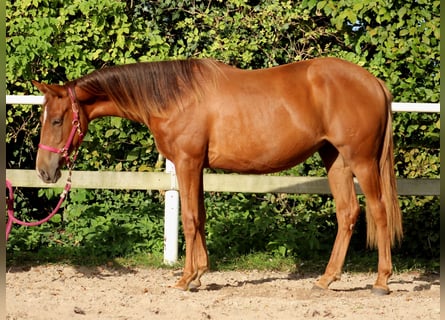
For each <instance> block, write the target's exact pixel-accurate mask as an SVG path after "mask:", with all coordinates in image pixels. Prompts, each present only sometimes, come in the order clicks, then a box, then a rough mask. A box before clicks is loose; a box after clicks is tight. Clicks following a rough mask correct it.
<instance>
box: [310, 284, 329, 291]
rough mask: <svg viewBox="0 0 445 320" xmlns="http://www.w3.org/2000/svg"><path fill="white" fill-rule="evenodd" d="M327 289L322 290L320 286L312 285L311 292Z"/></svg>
mask: <svg viewBox="0 0 445 320" xmlns="http://www.w3.org/2000/svg"><path fill="white" fill-rule="evenodd" d="M327 289H328V288H324V287H322V286H320V285H319V284H314V285H313V286H312V290H315V291H324V290H327Z"/></svg>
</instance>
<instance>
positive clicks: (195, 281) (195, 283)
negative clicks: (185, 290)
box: [189, 280, 201, 290]
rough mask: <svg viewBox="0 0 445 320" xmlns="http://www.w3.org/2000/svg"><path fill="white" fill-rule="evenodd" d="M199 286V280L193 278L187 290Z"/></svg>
mask: <svg viewBox="0 0 445 320" xmlns="http://www.w3.org/2000/svg"><path fill="white" fill-rule="evenodd" d="M200 286H201V281H199V280H193V281H192V282H190V283H189V290H196V289H198V288H199V287H200Z"/></svg>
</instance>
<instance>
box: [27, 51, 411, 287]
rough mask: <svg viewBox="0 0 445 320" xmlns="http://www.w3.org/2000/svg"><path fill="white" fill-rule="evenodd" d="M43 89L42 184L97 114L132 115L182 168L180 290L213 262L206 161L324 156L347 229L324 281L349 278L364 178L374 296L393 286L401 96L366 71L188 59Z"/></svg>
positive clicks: (261, 164) (254, 167) (253, 169)
mask: <svg viewBox="0 0 445 320" xmlns="http://www.w3.org/2000/svg"><path fill="white" fill-rule="evenodd" d="M34 84H35V85H36V86H37V88H38V89H39V90H40V91H41V92H42V93H43V94H44V95H45V104H44V107H43V114H42V118H41V122H42V129H41V137H40V141H41V142H40V145H39V147H40V149H39V151H38V154H37V164H36V170H37V173H38V175H39V176H40V178H41V179H42V180H43V181H45V182H49V183H51V182H55V181H56V180H57V179H58V178H59V177H60V168H61V166H62V164H63V163H64V162H65V161H66V160H67V159H69V157H67V156H68V155H69V153H70V152H72V151H73V150H74V149H76V148H77V147H78V146H79V144H80V142H81V136H82V135H83V134H84V133H85V132H86V131H87V127H88V123H89V122H90V121H91V120H93V119H95V118H98V117H103V116H118V117H124V118H128V119H131V120H134V121H137V122H141V123H144V124H145V125H147V126H148V128H149V129H150V130H151V132H152V134H153V136H154V139H155V141H156V146H157V149H158V150H159V152H160V153H161V154H162V155H163V156H165V157H166V158H167V159H170V160H171V161H172V162H173V163H174V165H175V168H176V172H177V178H178V183H179V192H180V200H181V211H182V224H183V228H184V235H185V242H186V257H185V266H184V271H183V274H182V277H181V278H180V280H179V281H178V282H177V283H176V287H177V288H179V289H182V290H187V289H190V288H196V287H198V286H200V285H201V282H200V278H201V276H202V274H203V273H205V272H206V271H207V270H208V269H209V260H208V254H207V247H206V240H205V228H204V225H205V222H206V213H205V209H204V199H203V198H204V195H203V174H202V172H203V169H204V168H219V169H225V170H228V171H232V172H238V173H271V172H276V171H280V170H283V169H287V168H290V167H292V166H295V165H296V164H298V163H300V162H302V161H304V160H305V159H306V158H308V157H309V156H311V155H312V154H313V153H314V152H317V151H318V152H319V154H320V156H321V158H322V160H323V163H324V164H325V166H326V168H327V175H328V180H329V185H330V188H331V192H332V194H333V197H334V199H335V203H336V210H337V221H338V231H337V237H336V239H335V243H334V247H333V250H332V253H331V257H330V260H329V263H328V265H327V267H326V270H325V273H324V274H323V275H322V276H321V277H320V279H318V281H317V282H316V284H315V287H317V288H324V289H326V288H328V286H329V284H330V283H332V282H333V281H335V280H339V279H340V275H341V271H342V267H343V264H344V260H345V255H346V251H347V249H348V246H349V242H350V239H351V235H352V231H353V228H354V225H355V223H356V220H357V217H358V215H359V212H360V208H359V204H358V201H357V197H356V193H355V189H354V183H353V177H354V176H355V177H356V178H357V180H358V182H359V184H360V187H361V189H362V191H363V193H364V195H365V198H366V206H367V210H366V212H367V213H366V217H367V223H368V230H367V232H368V235H367V238H368V244H369V245H370V246H371V247H377V248H378V253H379V254H378V259H379V261H378V276H377V280H376V282H375V284H374V286H373V292H375V293H377V294H387V293H389V288H388V285H387V284H388V278H389V277H390V275H391V273H392V263H391V245H393V244H394V243H396V242H397V241H399V240H400V239H401V237H402V225H401V214H400V208H399V205H398V200H397V193H396V188H395V174H394V168H393V166H394V157H393V138H392V124H391V119H392V117H391V99H392V97H391V94H390V93H389V91H388V89H387V88H386V87H385V85H384V83H383V82H382V81H380V80H379V79H377V78H376V77H374V76H373V75H371V74H370V73H369V72H368V71H366V70H365V69H363V68H361V67H359V66H357V65H355V64H352V63H350V62H346V61H343V60H340V59H336V58H320V59H314V60H308V61H302V62H296V63H292V64H288V65H282V66H277V67H273V68H269V69H262V70H240V69H237V68H234V67H231V66H228V65H225V64H223V63H220V62H216V61H213V60H206V59H202V60H199V59H191V60H182V61H164V62H151V63H136V64H129V65H123V66H115V67H109V68H104V69H102V70H97V71H95V72H93V73H91V74H89V75H86V76H84V77H81V78H79V79H77V80H74V81H70V82H67V83H66V84H65V85H48V84H43V83H38V82H34ZM73 119H74V120H73ZM75 126H76V127H77V128H76V127H75ZM69 138H70V139H71V140H72V143H71V144H70V146H67V145H66V142H67V140H68V139H69Z"/></svg>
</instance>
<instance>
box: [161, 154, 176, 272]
mask: <svg viewBox="0 0 445 320" xmlns="http://www.w3.org/2000/svg"><path fill="white" fill-rule="evenodd" d="M165 172H167V173H170V179H171V181H170V190H167V191H166V192H165V208H164V263H165V264H168V265H172V264H174V263H176V261H177V260H178V226H179V192H178V190H177V187H176V171H175V166H174V164H173V163H172V162H171V161H170V160H168V159H166V163H165Z"/></svg>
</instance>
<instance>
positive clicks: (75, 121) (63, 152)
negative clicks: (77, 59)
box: [39, 87, 84, 166]
mask: <svg viewBox="0 0 445 320" xmlns="http://www.w3.org/2000/svg"><path fill="white" fill-rule="evenodd" d="M68 95H69V97H70V100H71V108H72V110H73V121H72V125H73V126H72V128H71V132H70V135H69V137H68V140H67V142H66V143H65V146H64V147H63V148H61V149H57V148H54V147H51V146H47V145H44V144H42V143H39V148H40V149H43V150H47V151H50V152H54V153H58V154H60V155H62V157H63V158H64V159H65V160H66V163H67V165H68V166H71V165H72V163H74V161H75V160H76V158H77V150H76V152H75V154H74V156H73V160H72V161H71V159H70V157H69V150H70V147H71V145H72V143H73V140H74V136H75V135H76V133H77V134H78V136H79V145H80V144H81V143H82V140H83V137H84V133H83V132H82V128H81V127H80V122H79V106H78V104H77V99H76V96H75V93H74V90H73V88H72V87H68Z"/></svg>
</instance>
